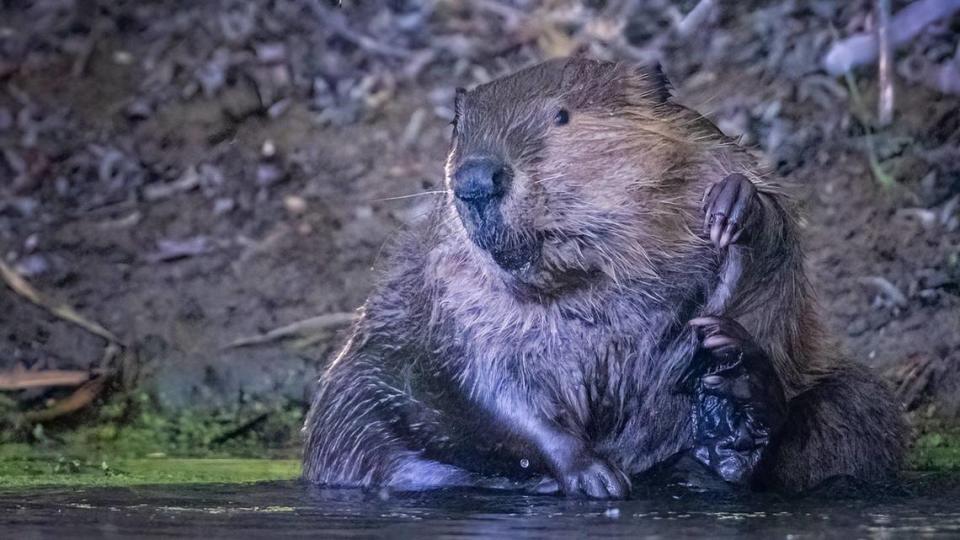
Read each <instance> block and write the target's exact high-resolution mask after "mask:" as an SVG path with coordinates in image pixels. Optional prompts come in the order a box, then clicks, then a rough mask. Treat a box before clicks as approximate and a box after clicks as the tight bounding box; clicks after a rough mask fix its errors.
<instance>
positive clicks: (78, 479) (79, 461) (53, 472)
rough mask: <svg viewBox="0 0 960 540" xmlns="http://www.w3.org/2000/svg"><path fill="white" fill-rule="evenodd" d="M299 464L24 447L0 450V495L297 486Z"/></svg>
mask: <svg viewBox="0 0 960 540" xmlns="http://www.w3.org/2000/svg"><path fill="white" fill-rule="evenodd" d="M299 476H300V462H299V460H296V459H249V458H171V457H152V458H110V457H106V456H98V457H79V456H67V455H56V454H45V453H40V454H37V453H36V450H35V449H33V448H30V447H22V445H4V446H2V447H0V490H4V489H22V488H33V487H41V486H65V487H69V486H75V487H125V486H136V485H157V484H244V483H252V482H266V481H276V480H293V479H295V478H298V477H299Z"/></svg>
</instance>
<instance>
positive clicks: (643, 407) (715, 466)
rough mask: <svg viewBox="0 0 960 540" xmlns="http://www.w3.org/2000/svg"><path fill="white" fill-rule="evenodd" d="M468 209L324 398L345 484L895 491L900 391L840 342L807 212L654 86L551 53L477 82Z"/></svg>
mask: <svg viewBox="0 0 960 540" xmlns="http://www.w3.org/2000/svg"><path fill="white" fill-rule="evenodd" d="M455 110H456V114H455V116H456V117H455V119H454V121H453V135H452V142H451V146H450V151H449V156H448V158H447V162H446V167H445V173H446V174H445V176H446V186H447V188H448V190H447V193H446V194H444V196H443V200H442V201H441V202H439V203H438V204H437V205H436V208H435V210H434V211H433V212H432V213H431V214H430V215H429V217H428V218H426V219H425V220H424V222H423V223H421V224H420V225H419V226H417V227H414V228H412V229H411V230H409V231H406V232H405V233H404V234H403V235H401V237H400V238H399V239H398V240H397V241H396V242H395V243H394V244H393V246H392V247H391V248H390V251H389V255H388V256H387V257H386V264H385V267H384V268H383V269H382V271H381V276H380V280H379V282H378V285H377V286H376V288H375V290H374V292H373V293H372V294H371V295H370V297H369V298H368V300H367V301H366V303H365V304H364V306H363V307H362V308H361V311H360V313H361V315H360V317H359V320H358V321H357V322H356V324H355V325H354V327H353V328H352V331H351V333H350V337H349V340H348V341H347V343H346V345H345V347H344V348H343V350H342V351H341V352H340V353H339V355H338V356H336V358H335V359H333V360H332V362H331V364H330V365H329V367H328V369H327V370H326V372H325V373H324V374H323V376H322V379H321V380H320V384H319V389H318V391H317V394H316V396H315V399H314V400H313V403H312V406H311V410H310V412H309V414H308V416H307V419H306V422H305V427H304V432H305V452H304V475H305V478H306V479H307V480H309V481H311V482H314V483H318V484H323V485H329V486H355V487H371V486H383V487H387V488H394V489H397V490H423V489H430V488H439V487H449V486H493V485H496V486H500V487H503V486H515V487H518V488H520V487H524V488H529V489H534V490H536V491H541V492H555V491H559V492H562V493H564V494H568V495H579V496H588V497H595V498H608V497H613V498H619V497H624V496H627V495H628V494H629V492H630V489H631V485H632V483H634V482H638V481H640V479H642V478H644V475H646V474H648V473H649V472H650V471H655V470H660V469H661V468H662V467H665V466H668V465H669V464H671V463H678V462H684V463H687V464H688V465H689V464H694V465H695V466H696V467H700V468H702V471H701V472H703V473H705V474H707V475H708V476H709V477H711V478H714V479H716V480H717V482H718V483H719V484H720V485H730V486H745V487H746V488H750V489H754V488H755V489H777V490H786V491H802V490H806V489H808V488H811V487H814V486H816V485H818V484H819V483H821V482H822V481H824V480H826V479H829V478H834V477H852V478H854V479H856V480H858V481H864V482H877V481H883V480H886V479H890V478H893V477H894V476H895V474H896V471H897V469H898V467H899V463H900V460H901V456H902V454H903V449H904V425H903V423H902V418H901V414H900V411H899V408H898V405H897V404H896V400H895V399H894V397H893V395H892V394H891V392H890V391H889V390H888V389H887V387H886V386H885V385H884V383H883V382H882V381H881V380H880V379H879V378H878V377H876V376H874V375H873V374H872V373H871V372H870V371H869V370H868V369H867V368H866V367H864V366H861V365H860V364H857V363H855V362H853V361H850V360H848V359H846V358H845V357H844V356H843V355H842V354H841V353H840V352H838V351H840V348H839V347H838V346H837V345H835V344H834V342H833V341H832V340H831V339H830V338H829V336H828V335H827V334H826V333H825V332H824V331H823V330H822V325H821V323H820V321H819V319H818V317H817V312H816V306H815V300H814V298H813V295H812V292H811V287H810V284H809V283H808V279H807V277H806V276H805V273H804V268H803V266H804V261H803V254H802V250H801V245H800V240H799V238H798V217H797V213H796V209H795V206H796V205H795V204H794V203H793V202H792V198H791V197H789V196H788V195H787V194H786V193H785V190H784V189H783V188H782V187H780V186H779V185H778V184H777V183H776V181H774V180H773V179H771V178H769V175H767V174H762V168H761V167H760V166H759V165H758V160H757V158H756V157H755V156H754V154H753V153H751V152H750V151H748V150H745V149H743V148H741V147H739V146H737V145H736V144H733V143H732V142H731V141H730V140H729V139H727V138H726V137H725V136H723V134H722V133H720V132H719V130H717V129H716V128H715V127H714V126H713V125H712V124H711V123H710V122H709V121H707V120H706V119H704V118H703V117H702V116H700V115H699V114H697V113H695V112H693V111H691V110H689V109H687V108H684V107H683V106H681V105H679V104H677V103H675V102H674V100H673V98H672V96H671V89H670V86H669V82H668V81H667V80H666V78H665V77H664V76H663V75H662V72H661V71H660V70H659V69H658V68H651V67H643V66H635V65H629V64H623V63H611V62H602V61H595V60H589V59H583V58H574V59H560V60H551V61H547V62H545V63H542V64H540V65H537V66H534V67H530V68H527V69H524V70H522V71H519V72H517V73H515V74H512V75H509V76H507V77H504V78H501V79H498V80H495V81H493V82H490V83H487V84H483V85H481V86H478V87H477V88H475V89H473V90H471V91H465V90H462V89H460V90H458V91H457V94H456V102H455Z"/></svg>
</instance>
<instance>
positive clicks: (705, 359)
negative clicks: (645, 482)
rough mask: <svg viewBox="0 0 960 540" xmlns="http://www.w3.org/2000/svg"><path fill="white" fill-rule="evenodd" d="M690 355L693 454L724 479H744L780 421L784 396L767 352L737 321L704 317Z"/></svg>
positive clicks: (744, 481) (747, 479)
mask: <svg viewBox="0 0 960 540" xmlns="http://www.w3.org/2000/svg"><path fill="white" fill-rule="evenodd" d="M690 324H691V325H692V326H694V327H695V328H696V329H697V333H698V335H699V337H700V339H701V351H700V352H699V353H698V354H697V356H696V358H695V359H694V365H693V366H691V370H693V388H692V390H693V394H694V407H693V411H692V415H693V423H694V448H693V455H694V457H695V458H696V459H697V460H698V461H700V462H701V463H703V464H704V465H706V466H707V467H709V468H710V469H712V470H713V471H715V472H716V473H717V474H718V475H720V477H721V478H723V479H724V480H726V481H728V482H734V483H739V484H748V483H750V481H751V480H752V479H753V473H754V472H755V470H756V469H757V465H758V464H759V463H760V460H761V458H762V457H763V453H764V451H765V450H766V448H767V446H768V444H769V443H770V438H771V436H773V434H775V433H776V432H777V431H778V430H779V428H780V426H781V425H782V424H783V421H784V418H785V416H786V399H785V396H784V392H783V387H782V385H781V384H780V380H779V378H778V376H777V373H776V371H774V369H773V365H771V363H770V360H769V358H768V357H767V355H766V354H765V353H764V352H763V351H762V350H761V349H760V347H759V346H757V344H756V343H755V342H754V340H753V338H752V337H751V336H750V334H749V332H747V331H746V330H745V329H744V328H743V327H742V326H740V324H739V323H737V322H736V321H734V320H733V319H730V318H726V317H702V318H699V319H693V320H692V321H690Z"/></svg>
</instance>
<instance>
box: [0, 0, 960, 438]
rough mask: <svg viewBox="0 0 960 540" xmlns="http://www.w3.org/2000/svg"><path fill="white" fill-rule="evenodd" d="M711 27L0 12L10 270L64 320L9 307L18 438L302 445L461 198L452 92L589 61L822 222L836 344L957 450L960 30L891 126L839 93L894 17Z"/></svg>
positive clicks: (772, 16)
mask: <svg viewBox="0 0 960 540" xmlns="http://www.w3.org/2000/svg"><path fill="white" fill-rule="evenodd" d="M699 3H700V4H703V2H699ZM697 4H698V2H696V1H686V2H676V3H673V2H667V1H660V0H652V1H646V2H642V1H630V0H626V1H617V2H614V1H606V2H605V1H602V0H597V1H589V2H583V3H579V2H571V1H545V2H534V1H527V0H479V1H469V2H468V1H458V0H431V1H422V2H415V1H400V0H397V1H389V2H384V1H350V0H344V2H343V5H342V6H339V7H338V6H337V5H336V4H335V3H332V2H327V1H319V0H318V1H314V2H310V1H306V0H285V1H267V2H235V1H207V2H175V1H151V2H136V1H116V2H112V1H97V0H45V1H34V2H27V1H16V0H0V8H2V9H0V260H2V261H3V262H4V264H5V265H6V267H7V268H8V269H9V272H8V273H7V279H6V281H7V283H8V284H9V283H10V281H11V280H16V276H19V277H20V278H22V279H23V280H26V281H27V282H28V283H29V284H30V285H31V286H32V287H33V288H34V289H35V290H36V291H38V292H40V293H41V294H42V295H43V296H44V298H43V299H41V301H40V305H38V304H37V303H35V302H31V301H30V299H29V298H28V296H29V294H28V291H25V290H24V289H23V288H22V287H21V288H20V289H19V290H18V289H17V288H16V287H9V286H0V332H2V333H0V370H2V371H3V373H5V374H6V376H7V377H8V379H9V380H12V381H14V382H15V383H16V384H13V385H8V387H7V388H6V389H5V391H4V392H3V393H2V394H0V397H2V398H3V399H2V401H0V408H2V410H3V412H4V418H5V420H4V422H5V424H4V425H5V426H12V427H13V428H15V429H5V430H4V433H5V435H4V437H7V438H14V439H30V438H31V437H32V436H33V437H35V436H36V428H35V424H37V423H40V424H44V423H52V424H53V425H54V426H61V427H63V426H66V427H67V428H69V427H72V426H75V425H78V424H80V425H82V424H84V423H90V422H98V421H101V420H102V418H101V416H99V412H98V411H101V410H103V409H104V408H105V407H108V406H110V404H111V403H116V400H120V401H121V402H122V403H133V402H135V403H137V404H138V405H137V406H138V407H139V411H140V413H138V414H141V413H142V412H143V410H144V409H149V410H151V411H160V412H158V413H157V414H176V415H180V414H183V411H192V414H206V413H207V412H209V414H218V415H221V416H219V417H218V418H221V420H222V421H221V424H222V425H223V426H225V427H224V429H225V430H226V431H225V433H226V434H227V435H229V433H230V429H234V428H233V427H231V426H234V425H235V428H236V429H240V430H243V429H248V428H251V426H253V427H258V426H259V427H258V429H261V431H260V433H259V435H260V436H261V437H267V438H270V439H271V440H285V441H288V442H290V441H294V440H295V437H296V436H295V426H296V423H297V421H298V419H299V414H301V413H302V410H303V408H304V407H305V405H306V403H307V399H308V396H309V392H310V391H311V389H312V386H313V382H314V381H315V379H316V378H317V376H318V373H319V372H320V370H321V369H322V366H323V365H324V362H325V361H326V359H327V358H328V357H329V356H330V355H331V354H332V353H333V352H334V351H335V349H336V347H337V345H338V344H339V343H340V341H341V340H342V334H343V331H344V328H345V323H346V322H347V321H348V320H349V317H350V313H351V312H352V311H353V310H354V309H356V308H357V307H358V306H359V305H360V304H361V303H362V302H363V300H364V298H365V296H366V294H367V292H368V291H369V289H370V286H371V283H372V280H373V279H374V275H375V274H374V272H373V271H372V270H371V267H372V265H374V263H375V261H376V259H377V255H378V252H379V250H380V248H381V247H382V245H383V243H384V241H385V240H387V239H388V238H389V237H391V235H393V234H394V233H395V231H397V230H398V229H399V228H401V227H403V226H404V225H406V224H409V223H411V222H413V221H415V220H416V218H417V216H418V215H421V214H423V212H424V210H425V208H426V207H427V206H428V205H430V204H432V203H433V202H434V201H435V200H436V198H437V197H439V196H442V193H437V192H436V191H437V190H442V189H443V176H442V174H443V173H442V165H443V160H444V153H445V150H446V146H447V140H448V137H449V127H448V125H447V124H448V122H449V120H450V118H451V116H452V111H451V105H452V98H453V92H454V88H455V87H457V86H471V85H474V84H477V83H480V82H484V81H487V80H490V79H491V78H495V77H497V76H499V75H501V74H504V73H508V72H510V71H512V70H514V69H516V68H518V67H521V66H526V65H529V64H531V63H534V62H536V61H538V60H541V59H544V58H548V57H553V56H562V55H568V54H587V55H590V56H593V57H598V58H606V59H618V60H623V61H627V62H637V63H650V62H655V61H658V62H660V63H662V65H663V67H664V70H665V72H666V74H667V76H668V77H669V78H670V79H671V81H672V82H673V84H674V86H675V92H674V93H675V96H676V99H677V100H678V101H679V102H681V103H684V104H686V105H688V106H690V107H692V108H694V109H697V110H698V111H700V112H702V113H703V114H705V115H706V116H708V117H709V118H710V119H712V120H713V121H714V122H715V123H716V124H717V125H718V126H719V127H720V128H721V129H723V130H724V131H725V132H726V133H727V134H729V135H731V136H733V137H737V138H739V140H740V142H741V144H744V145H749V146H752V147H755V148H757V149H759V150H761V151H762V152H763V154H764V156H765V159H766V162H767V164H768V166H769V167H770V168H771V170H773V171H775V172H776V173H778V174H781V175H784V176H785V177H786V178H787V179H788V181H790V182H791V183H794V184H796V185H797V186H798V188H799V193H800V194H801V195H800V197H801V198H802V199H803V201H804V202H805V206H806V222H805V226H804V228H805V235H806V250H807V254H808V260H809V263H810V268H811V273H810V275H811V278H812V281H813V282H814V284H815V288H816V289H817V291H818V293H819V295H820V299H821V303H822V307H823V310H822V311H823V313H824V315H825V318H826V320H827V321H828V326H829V327H830V328H831V329H832V330H833V332H834V333H835V334H836V335H837V336H838V337H839V338H840V339H841V340H842V342H843V343H844V345H843V346H844V347H846V348H848V349H849V350H850V351H851V353H852V354H853V355H854V356H855V357H856V358H858V359H860V360H861V361H863V362H866V363H868V364H869V365H871V366H874V367H875V368H876V369H878V370H881V371H882V372H883V373H884V374H885V375H886V376H888V377H889V378H890V380H891V382H892V383H893V384H894V385H895V386H897V388H898V391H899V393H900V396H901V398H902V399H903V400H904V402H905V404H906V406H907V408H908V410H909V411H911V414H912V416H913V417H914V419H915V420H916V421H917V425H918V426H921V427H920V429H927V428H924V427H922V426H928V425H936V426H944V425H946V426H948V427H949V426H955V425H956V420H957V418H958V415H960V204H958V201H960V99H958V96H957V95H956V94H952V93H951V92H960V76H958V71H960V56H958V42H960V33H958V30H960V17H958V16H956V15H954V16H953V17H946V18H942V19H940V20H938V21H936V22H934V23H933V24H931V25H929V26H927V27H926V28H924V30H923V31H922V32H920V33H919V34H918V35H916V36H913V37H911V38H910V39H907V40H905V42H904V43H903V44H902V45H901V46H899V47H898V48H897V51H896V54H895V57H894V63H893V68H894V81H893V83H894V89H895V101H894V105H895V106H894V116H893V120H892V122H891V123H890V124H889V125H886V126H881V125H880V124H879V122H878V121H877V96H878V82H877V64H876V62H875V61H871V62H869V63H866V64H864V65H861V66H857V67H855V68H854V69H853V70H852V72H851V73H849V74H848V76H846V77H844V76H842V75H839V76H837V75H833V74H830V73H828V72H827V71H826V70H825V68H824V67H823V66H824V65H823V61H824V58H825V56H826V54H827V52H828V50H829V49H830V48H831V46H833V45H834V44H835V43H837V42H838V40H840V39H843V38H846V37H849V36H851V35H854V34H857V33H861V32H863V33H866V34H867V35H872V34H873V32H874V31H875V28H876V25H877V18H876V16H875V6H874V2H870V1H867V2H862V1H853V2H830V1H801V0H795V1H776V2H758V1H745V2H717V3H716V4H717V5H714V6H712V8H711V7H710V6H709V4H712V2H706V4H707V5H706V6H701V8H706V9H705V11H700V12H699V13H700V14H704V13H705V15H704V16H702V17H701V16H700V15H695V16H691V15H689V14H690V12H691V10H693V9H694V6H696V5H697ZM906 4H907V2H893V12H894V13H897V12H898V11H899V10H900V9H901V8H903V7H904V6H905V5H906ZM902 23H903V21H897V24H898V25H902ZM938 76H939V77H940V78H939V79H938V78H937V77H938ZM13 272H15V273H16V276H14V277H11V276H12V275H13ZM59 304H66V305H68V306H71V307H72V308H74V309H75V310H77V312H78V313H80V314H81V315H82V317H84V318H85V320H87V321H90V322H96V323H99V324H100V325H102V326H103V327H104V328H106V329H107V330H109V332H111V333H112V334H114V335H115V336H116V340H115V343H114V344H113V345H112V346H111V340H109V339H107V340H105V339H104V338H103V337H100V336H97V335H95V334H94V333H91V332H90V331H89V329H85V328H83V327H82V326H78V325H76V324H73V323H71V322H69V321H67V320H65V319H64V317H63V316H62V315H63V312H62V311H61V312H60V313H61V315H56V314H53V313H52V312H51V308H53V307H55V306H56V305H59ZM322 315H330V317H329V319H330V320H328V319H324V318H321V319H319V320H317V319H311V318H313V317H317V316H322ZM305 319H309V320H308V321H307V323H305V324H302V325H300V326H295V327H293V328H287V329H286V331H284V332H281V334H283V335H281V336H278V337H277V338H276V339H270V340H267V341H265V342H263V343H259V344H252V345H249V346H230V344H231V343H232V342H234V341H235V340H238V339H242V338H249V337H255V336H259V335H261V334H262V333H264V332H268V331H271V330H273V329H276V328H281V327H285V326H286V325H290V324H294V323H297V322H298V321H303V320H305ZM327 323H330V324H327ZM43 373H54V374H60V375H63V376H64V377H68V376H69V375H70V374H71V373H72V374H73V376H74V379H77V378H78V377H79V379H77V380H74V379H71V380H70V381H71V382H70V383H69V384H61V385H57V386H49V385H46V384H39V383H37V382H36V379H37V378H38V377H43V376H44V375H43ZM11 374H15V375H16V376H15V377H14V376H13V375H11ZM77 374H79V375H77ZM11 377H13V378H11ZM24 381H28V382H29V381H33V384H28V383H25V382H24ZM85 381H86V382H85ZM90 381H93V383H91V382H90ZM81 384H82V385H81ZM78 385H81V386H78ZM78 388H79V390H78ZM70 399H74V400H75V401H76V403H77V404H78V406H77V407H75V409H76V410H74V409H72V408H70V407H68V406H66V405H64V404H65V403H67V404H69V403H70V401H69V400H70ZM121 409H122V410H126V409H124V408H123V407H121ZM205 411H206V412H205ZM251 411H252V412H251ZM277 411H283V412H282V414H288V413H290V411H293V412H292V413H290V414H288V416H285V417H284V418H286V421H287V423H283V422H281V423H280V424H279V425H280V427H278V428H276V429H274V431H269V430H267V431H264V430H263V429H262V426H261V424H262V423H263V421H264V419H265V418H268V417H270V416H271V415H273V414H281V413H278V412H277ZM291 415H292V416H291ZM110 418H111V419H112V421H118V419H119V420H129V419H130V418H131V416H130V415H129V414H127V413H115V414H113V416H111V417H110ZM224 418H225V419H226V420H223V419H224ZM248 424H249V425H248ZM938 429H939V428H938ZM290 444H291V445H293V444H294V442H290Z"/></svg>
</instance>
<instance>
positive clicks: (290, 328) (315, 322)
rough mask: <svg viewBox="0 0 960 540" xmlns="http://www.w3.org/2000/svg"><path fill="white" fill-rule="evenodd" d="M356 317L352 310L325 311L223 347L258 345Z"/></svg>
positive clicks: (345, 323)
mask: <svg viewBox="0 0 960 540" xmlns="http://www.w3.org/2000/svg"><path fill="white" fill-rule="evenodd" d="M356 319H357V314H356V313H353V312H339V313H326V314H323V315H318V316H316V317H311V318H309V319H304V320H302V321H297V322H295V323H291V324H288V325H286V326H281V327H280V328H275V329H273V330H270V331H269V332H266V333H264V334H260V335H257V336H248V337H243V338H240V339H237V340H234V341H231V342H230V343H228V344H227V345H225V346H224V347H223V348H224V349H235V348H237V347H249V346H251V345H260V344H262V343H269V342H271V341H276V340H279V339H284V338H288V337H292V336H298V335H303V334H315V333H318V332H322V331H325V330H330V329H333V328H339V327H341V326H346V325H348V324H350V323H352V322H353V321H355V320H356Z"/></svg>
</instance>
